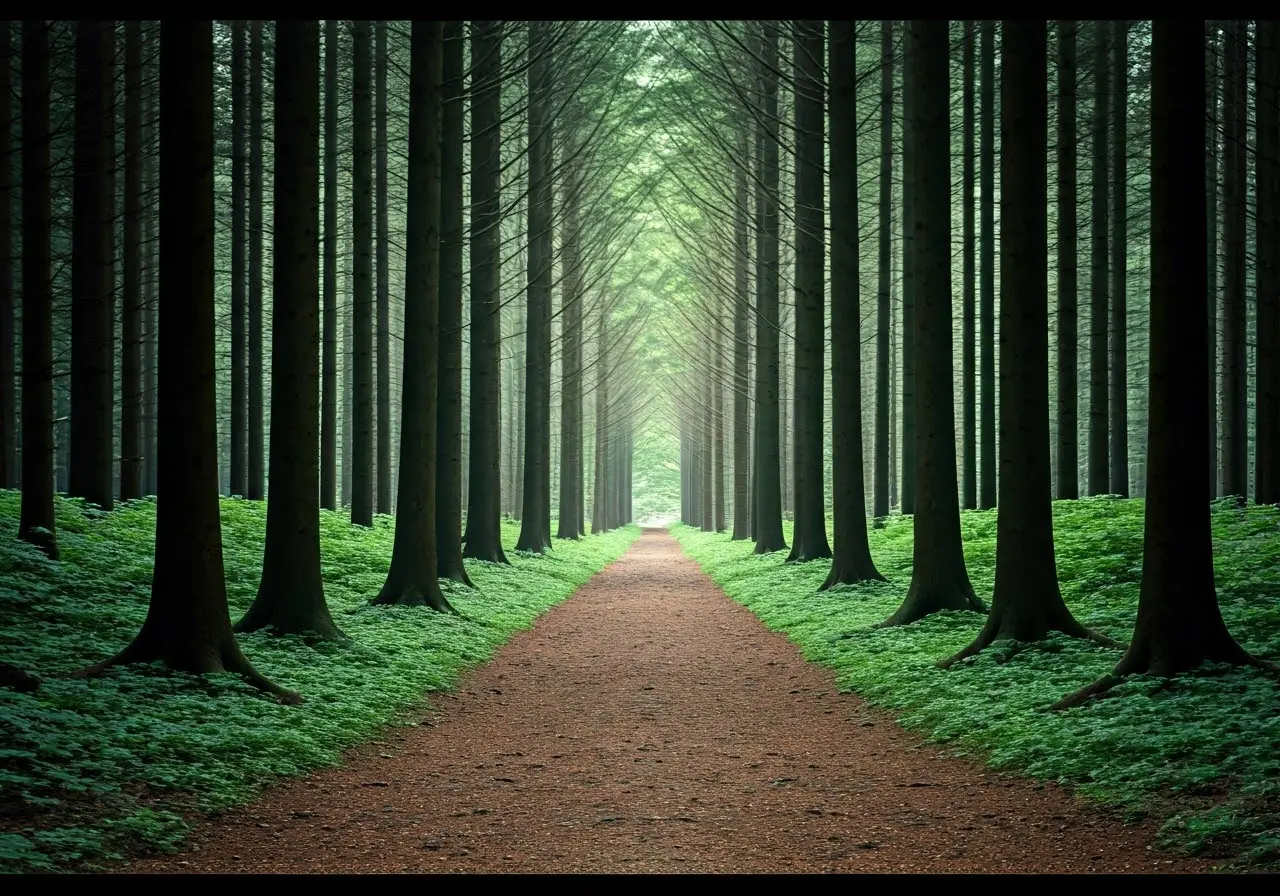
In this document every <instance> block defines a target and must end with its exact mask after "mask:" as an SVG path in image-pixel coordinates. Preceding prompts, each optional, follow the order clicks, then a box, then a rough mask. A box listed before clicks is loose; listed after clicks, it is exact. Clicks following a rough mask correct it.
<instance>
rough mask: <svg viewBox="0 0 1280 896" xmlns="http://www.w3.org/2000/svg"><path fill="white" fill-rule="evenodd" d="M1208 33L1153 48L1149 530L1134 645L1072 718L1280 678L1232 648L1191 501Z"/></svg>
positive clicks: (1180, 31) (1193, 30) (1199, 421)
mask: <svg viewBox="0 0 1280 896" xmlns="http://www.w3.org/2000/svg"><path fill="white" fill-rule="evenodd" d="M1204 97H1205V68H1204V25H1203V24H1202V23H1201V22H1199V21H1192V20H1189V19H1188V20H1180V19H1179V20H1172V19H1170V20H1165V19H1157V20H1156V21H1155V22H1154V23H1153V26H1152V40H1151V278H1152V281H1151V338H1150V340H1149V342H1148V345H1149V346H1150V353H1151V365H1150V381H1151V397H1150V418H1149V420H1150V424H1149V426H1150V428H1149V431H1148V433H1149V434H1148V440H1147V497H1146V526H1145V531H1144V536H1143V551H1142V588H1141V591H1140V592H1139V596H1138V618H1137V623H1136V625H1135V627H1134V632H1133V641H1132V642H1131V643H1130V644H1129V649H1128V650H1127V651H1126V652H1125V654H1124V656H1123V657H1122V658H1121V660H1120V662H1119V663H1118V664H1117V665H1116V668H1115V669H1114V670H1113V671H1112V672H1111V673H1110V674H1109V675H1105V676H1103V677H1102V678H1101V679H1099V680H1098V681H1096V682H1094V683H1093V684H1091V685H1088V686H1087V687H1085V688H1083V689H1082V690H1080V691H1077V692H1076V693H1075V694H1072V695H1070V696H1068V697H1065V698H1064V699H1062V700H1060V701H1058V703H1056V704H1055V705H1054V708H1055V709H1065V708H1067V707H1070V706H1075V705H1078V704H1080V703H1083V702H1084V701H1085V700H1088V699H1089V698H1091V697H1094V696H1097V695H1099V694H1101V693H1103V692H1104V691H1106V690H1107V689H1109V688H1110V687H1112V686H1114V685H1115V684H1116V683H1117V682H1118V681H1119V680H1120V679H1121V678H1122V677H1123V676H1126V675H1132V674H1148V675H1157V676H1162V677H1169V676H1173V675H1176V674H1178V673H1180V672H1189V671H1192V670H1194V669H1196V668H1198V667H1199V666H1200V665H1201V664H1203V663H1206V662H1220V663H1231V664H1235V665H1253V666H1263V667H1266V668H1268V669H1269V670H1270V671H1272V672H1275V671H1276V668H1275V666H1274V665H1272V664H1270V663H1265V662H1263V661H1262V660H1259V659H1257V658H1255V657H1252V656H1250V655H1249V654H1248V653H1246V652H1245V650H1244V649H1243V648H1242V647H1241V646H1240V645H1239V644H1238V643H1236V641H1235V640H1234V639H1233V638H1232V637H1231V635H1230V633H1229V632H1228V631H1227V627H1226V625H1225V624H1224V623H1223V621H1222V613H1221V611H1220V610H1219V609H1218V598H1217V591H1216V587H1215V585H1214V572H1213V536H1212V532H1211V530H1210V520H1209V512H1208V508H1205V507H1201V508H1200V510H1199V511H1198V512H1188V508H1187V489H1188V487H1189V485H1190V484H1192V483H1194V482H1195V481H1196V480H1197V479H1200V481H1201V485H1200V488H1203V487H1204V485H1203V477H1204V474H1205V470H1206V469H1207V464H1206V458H1205V455H1206V454H1207V453H1208V432H1207V427H1206V425H1205V423H1206V418H1205V415H1204V414H1201V413H1195V412H1193V413H1187V408H1203V407H1204V406H1205V403H1206V401H1207V396H1206V395H1205V392H1206V387H1207V385H1208V384H1207V382H1206V379H1205V377H1204V369H1205V363H1206V361H1205V358H1204V355H1203V354H1202V353H1203V352H1204V351H1205V349H1206V347H1207V345H1208V341H1207V340H1206V339H1205V336H1204V327H1205V324H1206V318H1205V313H1204V296H1205V291H1206V285H1207V284H1206V280H1207V278H1206V273H1205V261H1206V257H1205V252H1204V245H1205V199H1206V197H1205V194H1204V192H1202V191H1201V190H1199V189H1191V190H1189V189H1187V186H1188V185H1189V184H1199V183H1200V182H1201V178H1202V177H1203V175H1204V170H1205V147H1204Z"/></svg>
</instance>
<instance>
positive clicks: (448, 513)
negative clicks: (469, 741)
mask: <svg viewBox="0 0 1280 896" xmlns="http://www.w3.org/2000/svg"><path fill="white" fill-rule="evenodd" d="M462 28H463V24H462V22H460V21H456V22H445V24H444V34H443V38H442V40H443V41H444V47H443V53H444V56H443V61H442V69H441V71H442V78H443V86H442V90H443V94H442V97H441V99H442V102H443V111H442V113H441V140H442V143H441V160H440V299H439V302H440V325H439V329H438V332H439V339H440V359H439V372H438V374H437V376H438V388H437V397H436V431H437V435H438V437H439V438H438V439H437V442H436V444H437V446H438V447H437V449H436V567H437V568H436V574H437V575H438V576H439V577H440V578H442V579H452V580H453V581H455V582H461V583H462V584H463V585H468V586H470V585H471V579H470V577H469V576H468V575H467V570H466V567H465V566H464V565H463V563H462V237H463V231H462V166H463V156H462V153H463V142H464V134H463V113H464V112H465V109H464V107H463V100H464V90H465V86H464V81H463V76H464V68H465V63H464V60H463V57H462V51H463V46H462V41H463V31H462ZM407 358H408V356H407V355H406V359H407ZM408 369H409V365H407V364H406V370H408ZM406 410H407V408H403V407H402V409H401V413H402V414H403V413H405V412H406ZM403 427H404V423H403V422H401V439H403V438H404V436H403ZM404 460H405V458H404V455H403V454H401V455H400V462H401V464H402V465H403V463H404Z"/></svg>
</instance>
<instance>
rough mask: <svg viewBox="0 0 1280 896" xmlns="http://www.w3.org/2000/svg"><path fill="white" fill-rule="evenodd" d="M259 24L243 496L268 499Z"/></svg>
mask: <svg viewBox="0 0 1280 896" xmlns="http://www.w3.org/2000/svg"><path fill="white" fill-rule="evenodd" d="M262 164H263V163H262V23H261V22H257V21H255V22H252V23H251V24H250V25H249V464H248V467H249V483H248V488H247V490H246V492H245V495H246V496H247V497H248V498H250V499H251V500H254V501H261V500H262V499H263V498H265V497H266V496H267V492H266V475H265V471H264V470H263V460H264V451H263V446H264V442H265V438H264V429H263V417H262V412H263V407H262V372H263V358H262V240H263V237H264V232H263V229H262V174H263V167H262Z"/></svg>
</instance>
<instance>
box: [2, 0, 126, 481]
mask: <svg viewBox="0 0 1280 896" xmlns="http://www.w3.org/2000/svg"><path fill="white" fill-rule="evenodd" d="M124 76H125V88H124V102H125V107H124V109H125V111H124V277H123V287H124V289H123V294H122V305H123V306H124V307H123V316H122V320H121V328H120V330H121V345H120V500H122V501H129V500H132V499H134V498H138V497H141V495H142V444H141V442H140V439H141V437H142V429H141V423H142V419H141V418H142V307H143V306H142V217H143V208H142V23H141V22H139V21H130V22H126V23H125V62H124ZM10 344H12V343H10Z"/></svg>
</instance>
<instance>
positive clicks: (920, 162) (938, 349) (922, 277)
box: [882, 20, 986, 626]
mask: <svg viewBox="0 0 1280 896" xmlns="http://www.w3.org/2000/svg"><path fill="white" fill-rule="evenodd" d="M908 40H909V41H910V46H909V49H908V51H907V59H906V66H907V68H908V72H909V74H908V75H907V76H906V77H907V83H908V84H909V89H910V90H911V92H912V94H913V96H912V97H911V103H910V106H909V107H908V108H910V109H911V115H912V117H911V118H910V119H909V120H908V122H907V127H909V128H913V129H914V130H915V145H916V147H917V158H916V163H915V165H914V166H913V167H912V169H911V172H912V175H913V176H914V177H915V178H916V180H917V183H916V185H915V191H914V194H913V196H914V201H915V209H914V214H913V215H912V221H913V224H914V231H915V232H914V236H913V242H914V243H915V247H916V248H915V257H916V302H917V307H916V317H915V344H916V348H917V350H918V353H917V356H916V357H917V366H916V377H917V380H916V386H917V389H916V393H915V403H916V431H915V439H916V486H917V489H918V492H917V502H916V514H915V541H914V546H913V553H912V568H911V586H910V588H908V590H907V596H906V598H905V599H904V600H903V602H902V605H901V606H900V607H899V608H898V610H897V611H896V612H895V613H894V614H893V615H892V616H890V617H889V618H888V619H887V620H886V621H885V622H884V623H882V625H884V626H892V625H906V624H908V623H911V622H914V621H916V620H917V619H920V618H922V617H924V616H927V615H928V614H930V613H934V612H936V611H938V610H979V611H981V610H985V609H986V608H985V607H984V606H983V605H982V602H981V601H979V600H978V598H977V597H976V596H975V595H974V593H973V585H971V584H970V583H969V573H968V571H967V570H966V569H965V565H964V550H963V546H962V545H961V542H960V502H959V498H958V496H957V494H956V455H955V443H956V426H955V408H954V405H953V398H952V383H953V377H952V359H951V354H952V344H951V213H950V201H951V178H950V164H951V162H950V133H951V125H950V117H949V116H950V112H949V109H948V98H949V93H950V83H949V82H950V79H949V77H948V66H949V64H950V63H949V58H948V54H949V46H950V44H949V39H948V36H947V22H946V21H945V20H938V21H934V20H919V21H913V22H911V24H910V26H909V37H908ZM904 437H905V436H904Z"/></svg>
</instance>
